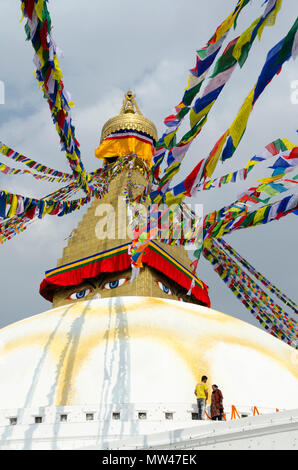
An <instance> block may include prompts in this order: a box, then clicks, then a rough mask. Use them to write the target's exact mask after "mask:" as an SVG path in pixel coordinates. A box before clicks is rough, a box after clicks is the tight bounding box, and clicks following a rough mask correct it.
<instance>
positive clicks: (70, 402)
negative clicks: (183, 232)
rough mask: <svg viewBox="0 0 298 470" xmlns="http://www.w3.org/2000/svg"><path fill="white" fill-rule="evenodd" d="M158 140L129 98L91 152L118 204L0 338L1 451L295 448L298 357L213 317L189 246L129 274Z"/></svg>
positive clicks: (85, 225)
mask: <svg viewBox="0 0 298 470" xmlns="http://www.w3.org/2000/svg"><path fill="white" fill-rule="evenodd" d="M156 139H157V131H156V128H155V125H154V124H153V123H152V122H151V121H150V120H149V119H147V118H145V117H144V116H143V115H142V113H141V111H140V110H139V108H138V106H137V103H136V100H135V97H134V95H133V94H132V93H131V92H128V93H127V94H126V95H125V99H124V102H123V106H122V108H121V111H120V114H119V115H117V116H116V117H113V118H111V119H110V120H109V121H107V123H106V124H105V125H104V127H103V130H102V135H101V140H100V145H99V146H98V148H97V149H96V151H95V154H96V157H97V158H99V159H102V160H103V164H104V171H105V175H106V178H107V179H109V181H110V183H109V190H108V194H107V196H106V197H105V198H104V199H102V200H101V199H94V201H93V202H92V204H91V205H90V207H89V208H88V210H87V212H86V213H85V215H84V216H83V218H82V220H81V221H80V222H79V224H78V226H77V227H76V228H75V229H74V231H73V233H72V236H71V238H69V239H68V243H67V246H66V247H65V248H64V250H63V253H62V255H61V258H59V260H58V262H57V265H56V267H52V268H50V269H48V270H47V271H46V273H45V277H44V280H43V281H42V282H41V286H40V294H41V295H42V296H43V297H44V298H46V299H47V300H48V301H49V302H50V303H52V308H50V309H49V310H48V311H46V312H44V313H41V314H39V315H34V316H31V317H29V318H26V319H24V320H22V321H19V322H17V323H14V324H11V325H9V326H7V327H5V328H3V329H2V330H0V346H1V349H0V376H1V387H0V397H1V398H0V402H1V410H0V426H1V442H0V448H1V449H32V450H34V449H137V448H138V449H142V448H143V449H145V448H156V449H158V448H168V449H172V448H176V449H177V448H178V449H179V448H180V449H182V448H187V449H191V448H194V449H196V448H222V447H224V446H229V447H230V448H240V447H241V446H244V447H243V448H245V446H249V442H255V441H254V440H255V439H259V440H261V444H259V447H260V448H262V442H267V443H269V444H268V446H269V447H270V446H271V447H272V446H273V444H272V442H271V441H275V442H277V444H276V445H277V446H279V448H280V447H282V446H283V445H284V446H288V447H289V446H290V447H291V446H292V443H293V441H294V438H295V436H294V433H295V432H296V433H297V431H295V430H293V429H292V428H291V422H293V419H294V421H295V419H296V420H297V413H296V415H295V413H294V412H293V411H292V410H293V409H295V408H297V396H298V367H297V353H296V351H295V350H294V349H293V348H292V347H290V346H289V345H287V344H285V343H284V342H282V341H280V340H279V339H277V338H274V337H273V336H271V335H269V334H268V333H266V332H265V331H262V330H261V329H259V328H256V327H254V326H252V325H251V324H248V323H246V322H244V321H241V320H238V319H237V318H235V317H232V316H230V315H228V314H224V313H221V312H219V311H216V310H213V309H212V306H211V305H210V300H209V296H208V287H207V286H206V284H205V283H204V282H203V280H201V279H199V278H198V277H196V276H195V275H194V274H193V272H192V270H191V267H190V259H189V256H188V253H187V251H186V250H185V248H184V247H183V246H167V245H165V244H162V243H161V242H159V241H157V240H154V239H152V240H151V241H150V243H149V244H148V246H147V247H146V251H145V253H144V256H143V261H142V263H143V267H142V268H141V269H140V270H139V272H138V273H137V275H135V273H133V272H132V267H131V262H130V256H129V249H130V246H131V242H132V238H131V233H130V232H131V223H132V222H131V217H130V214H129V212H128V211H127V208H126V204H125V195H126V193H127V190H131V191H132V193H133V194H134V195H137V194H138V192H140V190H141V189H140V188H144V187H145V186H146V183H147V178H148V172H149V171H150V165H151V158H152V149H153V145H154V142H155V141H156ZM121 155H123V157H122V156H121ZM127 155H131V157H129V158H128V157H127ZM125 156H126V157H125ZM121 159H123V161H122V163H121ZM115 165H117V171H115V168H116V166H115ZM128 187H129V188H128ZM127 188H128V189H127ZM123 201H124V202H123ZM132 276H133V277H134V279H133V280H132ZM131 281H133V282H131ZM191 285H192V288H191V291H189V289H190V286H191ZM233 313H237V312H233ZM202 375H206V376H207V377H208V384H207V385H208V386H209V388H210V391H211V385H212V384H213V383H216V384H218V385H219V387H220V389H221V390H222V393H223V396H224V411H225V421H222V422H214V421H211V420H210V419H209V417H210V416H209V415H210V412H209V405H210V401H208V403H207V405H208V406H207V412H206V417H205V418H206V419H204V420H203V421H198V419H197V417H198V416H197V412H198V410H197V403H196V397H195V395H194V388H195V385H196V383H197V382H198V381H200V379H201V376H202ZM209 397H210V393H209ZM295 417H296V418H295ZM262 432H263V434H262ZM254 433H255V434H254ZM262 435H266V439H267V441H266V439H265V438H264V440H263V441H262V438H260V437H258V436H262ZM202 436H203V437H204V439H205V440H204V442H203V437H202ZM272 436H273V437H272ZM271 437H272V439H271V441H270V438H271ZM211 438H212V441H211V440H210V439H211ZM208 439H209V440H208ZM268 439H269V441H270V442H269V441H268ZM283 440H284V441H283ZM239 442H240V444H239ZM283 442H284V443H283ZM264 445H265V444H264ZM293 445H294V444H293ZM237 446H238V447H237Z"/></svg>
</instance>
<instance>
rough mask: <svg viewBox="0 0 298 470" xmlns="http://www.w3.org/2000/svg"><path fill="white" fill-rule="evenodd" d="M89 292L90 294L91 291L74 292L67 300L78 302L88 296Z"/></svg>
mask: <svg viewBox="0 0 298 470" xmlns="http://www.w3.org/2000/svg"><path fill="white" fill-rule="evenodd" d="M90 292H92V290H91V289H82V290H79V291H77V292H74V293H73V294H71V295H69V296H68V297H67V298H68V299H69V300H80V299H83V298H84V297H86V296H87V295H88V294H90Z"/></svg>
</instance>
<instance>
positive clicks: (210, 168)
mask: <svg viewBox="0 0 298 470" xmlns="http://www.w3.org/2000/svg"><path fill="white" fill-rule="evenodd" d="M228 135H229V131H228V130H227V131H226V132H225V133H224V135H223V136H222V137H221V138H220V141H219V142H218V144H217V148H216V150H215V152H214V154H213V155H212V156H211V155H210V157H211V158H210V161H209V162H208V163H207V164H206V167H205V171H204V173H205V176H206V178H210V176H212V174H213V172H214V170H215V168H216V165H217V163H218V160H219V157H220V155H221V152H222V149H223V146H224V144H225V142H226V139H227V136H228Z"/></svg>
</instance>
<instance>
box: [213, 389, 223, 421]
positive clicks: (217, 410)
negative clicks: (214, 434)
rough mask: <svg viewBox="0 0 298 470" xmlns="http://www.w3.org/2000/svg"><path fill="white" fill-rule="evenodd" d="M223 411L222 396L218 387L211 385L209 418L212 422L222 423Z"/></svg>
mask: <svg viewBox="0 0 298 470" xmlns="http://www.w3.org/2000/svg"><path fill="white" fill-rule="evenodd" d="M223 411H224V408H223V395H222V393H221V391H220V390H219V388H218V386H217V385H215V384H213V385H212V394H211V418H212V419H213V421H216V420H218V421H222V418H223Z"/></svg>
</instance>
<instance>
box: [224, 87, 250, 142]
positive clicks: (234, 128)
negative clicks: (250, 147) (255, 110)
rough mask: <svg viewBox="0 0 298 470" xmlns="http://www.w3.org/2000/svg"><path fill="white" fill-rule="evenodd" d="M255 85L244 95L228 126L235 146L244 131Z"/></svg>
mask: <svg viewBox="0 0 298 470" xmlns="http://www.w3.org/2000/svg"><path fill="white" fill-rule="evenodd" d="M255 87H256V85H255V86H254V87H253V89H252V90H251V92H250V93H249V95H248V96H247V97H246V99H245V101H244V103H243V105H242V106H241V108H240V111H239V113H238V114H237V116H236V118H235V119H234V121H233V123H232V125H231V127H230V136H231V137H232V140H233V145H234V147H235V148H236V147H237V146H238V144H239V142H240V139H241V137H242V135H243V132H244V131H245V128H246V125H247V121H248V118H249V115H250V113H251V111H252V102H253V98H254V93H255Z"/></svg>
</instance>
